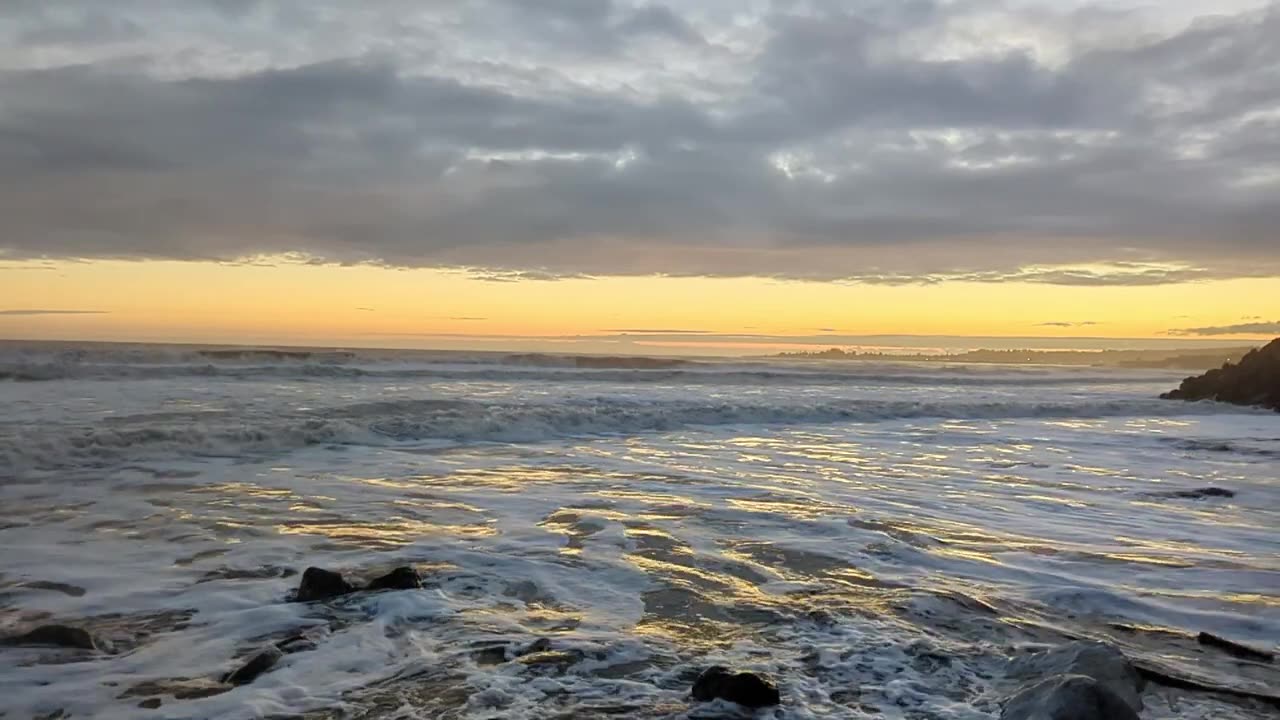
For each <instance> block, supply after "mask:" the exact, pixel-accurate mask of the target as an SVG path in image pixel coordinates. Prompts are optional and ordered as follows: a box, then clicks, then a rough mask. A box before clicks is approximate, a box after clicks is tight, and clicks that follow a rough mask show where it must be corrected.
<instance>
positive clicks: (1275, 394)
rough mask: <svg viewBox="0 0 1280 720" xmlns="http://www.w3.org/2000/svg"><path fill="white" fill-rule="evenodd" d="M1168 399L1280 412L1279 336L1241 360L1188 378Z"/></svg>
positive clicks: (1163, 396)
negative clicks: (1212, 401)
mask: <svg viewBox="0 0 1280 720" xmlns="http://www.w3.org/2000/svg"><path fill="white" fill-rule="evenodd" d="M1160 397H1162V398H1165V399H1167V400H1217V401H1219V402H1227V403H1233V404H1235V405H1255V406H1258V407H1264V408H1270V409H1271V410H1275V411H1277V412H1280V338H1277V339H1275V340H1272V341H1271V342H1269V343H1267V344H1266V345H1265V346H1263V347H1260V348H1258V349H1256V350H1251V351H1249V353H1248V354H1246V355H1245V356H1244V357H1242V358H1240V362H1238V363H1235V364H1232V363H1226V364H1225V365H1223V366H1222V367H1220V368H1218V369H1216V370H1210V371H1209V372H1207V373H1205V374H1203V375H1198V376H1195V377H1189V378H1187V379H1186V380H1183V381H1182V385H1180V386H1179V387H1178V389H1177V390H1173V391H1170V392H1167V393H1165V394H1163V395H1161V396H1160Z"/></svg>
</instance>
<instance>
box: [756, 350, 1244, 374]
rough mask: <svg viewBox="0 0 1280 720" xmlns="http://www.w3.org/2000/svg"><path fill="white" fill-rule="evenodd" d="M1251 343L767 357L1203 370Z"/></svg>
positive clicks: (1237, 357)
mask: <svg viewBox="0 0 1280 720" xmlns="http://www.w3.org/2000/svg"><path fill="white" fill-rule="evenodd" d="M1253 349H1254V346H1252V345H1246V346H1241V347H1229V348H1190V349H1169V350H987V349H982V350H969V351H966V352H960V353H911V354H900V353H886V352H870V351H858V350H842V349H840V348H830V349H828V350H821V351H799V352H783V353H778V354H776V355H771V356H770V357H775V358H785V359H788V360H839V361H850V362H857V361H863V362H921V363H990V364H998V365H1082V366H1088V367H1121V368H1168V369H1171V370H1207V369H1210V368H1216V367H1221V366H1222V364H1223V363H1227V362H1238V361H1239V360H1240V358H1241V357H1243V356H1244V354H1245V353H1247V352H1249V351H1250V350H1253Z"/></svg>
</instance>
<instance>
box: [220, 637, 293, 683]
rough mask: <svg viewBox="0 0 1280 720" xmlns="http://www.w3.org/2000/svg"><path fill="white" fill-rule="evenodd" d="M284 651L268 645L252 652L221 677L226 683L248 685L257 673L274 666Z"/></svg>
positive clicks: (259, 673)
mask: <svg viewBox="0 0 1280 720" xmlns="http://www.w3.org/2000/svg"><path fill="white" fill-rule="evenodd" d="M282 657H284V653H283V652H281V650H280V648H278V647H276V646H275V645H268V646H266V647H264V648H262V649H261V650H259V651H258V652H256V653H254V654H253V656H252V657H250V658H249V659H248V660H247V661H246V662H245V663H244V664H243V665H241V666H240V667H238V668H236V669H235V670H232V671H231V672H229V673H227V674H226V675H224V676H223V677H222V682H223V683H225V684H227V685H248V684H249V683H251V682H253V681H254V680H255V679H257V677H258V676H259V675H261V674H262V673H264V672H266V671H268V670H270V669H271V668H273V667H275V664H276V663H278V662H280V658H282Z"/></svg>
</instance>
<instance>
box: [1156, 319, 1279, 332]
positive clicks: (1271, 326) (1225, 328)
mask: <svg viewBox="0 0 1280 720" xmlns="http://www.w3.org/2000/svg"><path fill="white" fill-rule="evenodd" d="M1169 334H1170V335H1280V320H1275V321H1272V322H1250V323H1240V324H1238V325H1218V326H1209V327H1194V328H1177V329H1174V330H1170V331H1169Z"/></svg>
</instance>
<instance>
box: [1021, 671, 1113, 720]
mask: <svg viewBox="0 0 1280 720" xmlns="http://www.w3.org/2000/svg"><path fill="white" fill-rule="evenodd" d="M1000 720H1138V713H1137V712H1136V711H1135V710H1134V709H1133V706H1132V705H1130V704H1129V702H1128V701H1126V700H1125V699H1124V698H1122V697H1120V696H1119V695H1117V694H1116V693H1115V692H1112V690H1111V688H1109V687H1107V685H1105V684H1103V683H1102V682H1099V681H1098V680H1097V679H1095V678H1091V677H1089V676H1087V675H1053V676H1051V677H1048V678H1045V679H1044V680H1041V681H1040V682H1038V683H1035V684H1034V685H1028V686H1027V687H1024V688H1023V689H1022V690H1020V691H1018V692H1017V693H1016V694H1014V695H1013V696H1012V697H1010V698H1009V699H1008V700H1006V701H1005V702H1004V709H1003V710H1002V711H1001V713H1000Z"/></svg>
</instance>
